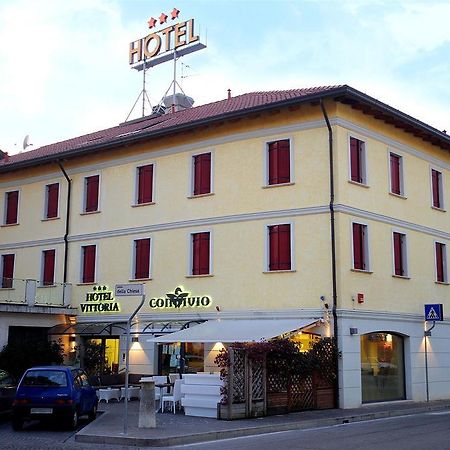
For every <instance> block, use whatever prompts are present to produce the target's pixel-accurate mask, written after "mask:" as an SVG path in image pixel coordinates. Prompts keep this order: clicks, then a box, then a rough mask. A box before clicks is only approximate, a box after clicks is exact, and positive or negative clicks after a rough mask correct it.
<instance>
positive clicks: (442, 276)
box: [435, 242, 448, 283]
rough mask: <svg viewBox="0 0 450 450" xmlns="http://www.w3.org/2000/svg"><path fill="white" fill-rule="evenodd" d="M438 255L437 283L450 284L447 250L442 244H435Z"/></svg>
mask: <svg viewBox="0 0 450 450" xmlns="http://www.w3.org/2000/svg"><path fill="white" fill-rule="evenodd" d="M435 253H436V281H437V282H439V283H447V282H448V274H447V248H446V245H445V244H443V243H442V242H435Z"/></svg>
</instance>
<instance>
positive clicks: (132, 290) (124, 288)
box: [115, 284, 145, 434]
mask: <svg viewBox="0 0 450 450" xmlns="http://www.w3.org/2000/svg"><path fill="white" fill-rule="evenodd" d="M115 291H116V292H115V293H116V297H134V296H138V295H140V296H142V298H141V303H140V304H139V306H138V307H137V308H136V309H135V311H134V312H133V314H131V316H130V317H129V318H128V320H127V340H126V344H125V399H124V401H125V415H124V418H123V434H128V375H129V372H130V334H131V321H132V320H133V318H134V317H135V316H136V314H137V313H138V311H139V310H140V309H141V308H142V306H143V305H144V302H145V293H144V285H143V284H116V289H115Z"/></svg>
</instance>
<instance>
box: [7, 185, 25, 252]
mask: <svg viewBox="0 0 450 450" xmlns="http://www.w3.org/2000/svg"><path fill="white" fill-rule="evenodd" d="M10 192H18V193H19V194H18V196H17V220H16V222H15V223H9V224H7V223H6V217H7V215H8V214H7V212H8V200H7V198H8V194H9V193H10ZM21 197H22V189H21V188H17V189H10V190H8V191H5V193H4V196H3V221H2V225H4V226H7V227H8V226H13V225H19V223H20V199H21ZM8 255H9V253H8Z"/></svg>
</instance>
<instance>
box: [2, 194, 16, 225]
mask: <svg viewBox="0 0 450 450" xmlns="http://www.w3.org/2000/svg"><path fill="white" fill-rule="evenodd" d="M5 209H6V214H5V225H14V224H16V223H18V221H17V218H18V212H19V191H11V192H7V193H6V198H5Z"/></svg>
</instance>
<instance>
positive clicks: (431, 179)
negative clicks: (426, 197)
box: [430, 166, 445, 211]
mask: <svg viewBox="0 0 450 450" xmlns="http://www.w3.org/2000/svg"><path fill="white" fill-rule="evenodd" d="M433 170H435V171H436V172H439V173H440V174H441V176H440V180H441V182H440V184H439V197H440V198H441V206H440V207H439V208H438V207H437V206H434V205H433V172H432V171H433ZM444 192H445V189H444V171H443V170H442V169H441V168H438V167H435V166H430V203H431V207H432V208H433V209H437V210H438V211H445V198H444Z"/></svg>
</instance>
